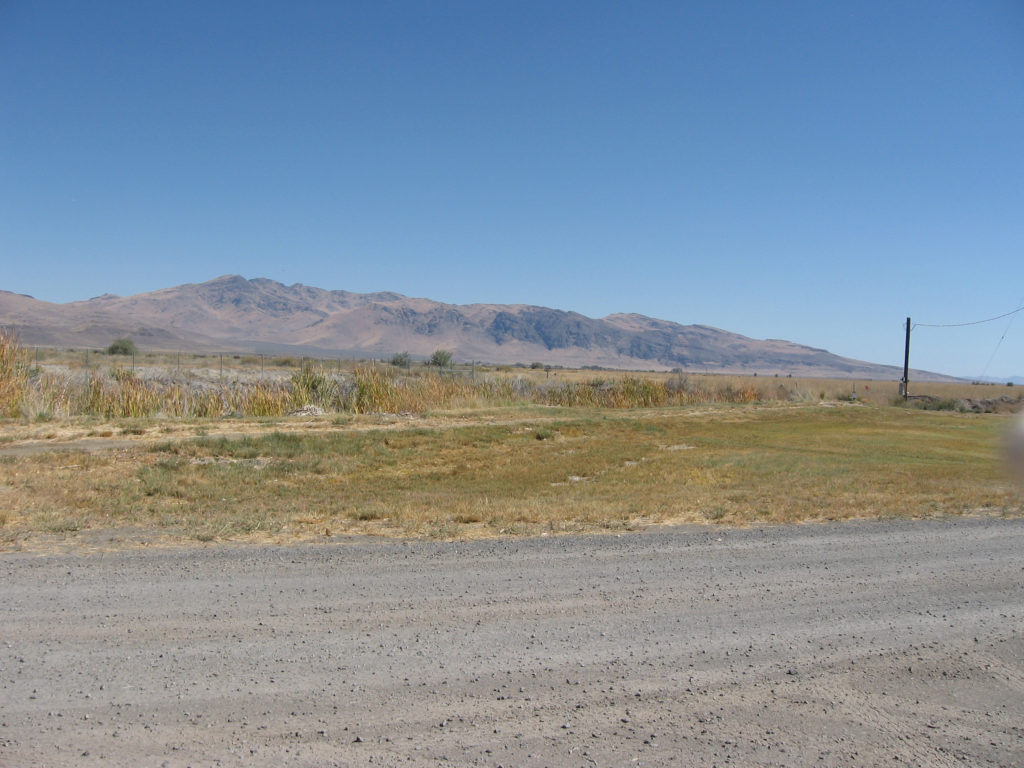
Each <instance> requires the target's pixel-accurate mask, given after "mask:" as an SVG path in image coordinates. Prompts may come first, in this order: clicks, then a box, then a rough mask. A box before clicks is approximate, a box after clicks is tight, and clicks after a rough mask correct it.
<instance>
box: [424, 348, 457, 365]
mask: <svg viewBox="0 0 1024 768" xmlns="http://www.w3.org/2000/svg"><path fill="white" fill-rule="evenodd" d="M429 364H430V365H433V366H435V367H437V368H447V367H448V366H450V365H451V364H452V353H451V352H449V351H448V350H447V349H435V350H434V354H432V355H431V356H430V363H429Z"/></svg>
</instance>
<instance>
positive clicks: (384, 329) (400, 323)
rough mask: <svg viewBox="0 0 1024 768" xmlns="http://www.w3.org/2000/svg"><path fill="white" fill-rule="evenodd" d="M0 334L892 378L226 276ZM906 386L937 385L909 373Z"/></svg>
mask: <svg viewBox="0 0 1024 768" xmlns="http://www.w3.org/2000/svg"><path fill="white" fill-rule="evenodd" d="M0 325H3V326H7V327H11V328H14V329H15V330H16V331H17V332H18V334H19V335H20V337H21V340H22V342H23V343H24V344H27V345H40V346H53V347H72V348H78V347H93V348H96V347H105V346H106V345H108V344H109V343H110V342H111V341H112V340H113V339H115V338H117V337H120V336H129V337H131V338H132V339H133V340H135V342H136V343H137V344H138V345H139V346H140V348H144V349H156V350H177V349H188V350H196V351H199V350H205V351H231V352H267V353H281V352H284V351H288V352H291V353H293V354H308V355H341V356H347V357H378V358H387V357H390V356H391V355H392V354H394V353H395V352H401V351H408V352H409V353H411V354H412V355H413V356H414V357H428V356H429V355H430V354H432V353H433V351H434V350H436V349H447V350H450V351H451V352H453V354H454V356H455V359H456V360H480V361H487V362H495V363H516V362H523V363H530V362H541V363H546V364H552V365H564V366H577V367H581V366H588V365H589V366H602V367H610V368H624V369H637V370H650V369H671V368H681V369H684V370H691V371H700V372H705V371H706V372H712V373H716V372H717V373H755V372H756V373H758V374H760V375H772V374H776V373H777V374H780V375H786V374H792V375H794V376H821V377H850V378H853V377H858V378H876V379H894V378H899V376H900V375H901V373H902V371H901V370H900V369H898V368H896V367H894V366H885V365H877V364H874V363H868V362H863V361H859V360H852V359H849V358H844V357H840V356H838V355H834V354H831V353H830V352H828V351H826V350H823V349H815V348H813V347H807V346H803V345H800V344H795V343H792V342H789V341H780V340H775V339H768V340H758V339H751V338H748V337H745V336H741V335H739V334H735V333H730V332H728V331H723V330H720V329H718V328H712V327H710V326H706V325H680V324H678V323H672V322H668V321H664V320H657V319H655V318H650V317H645V316H643V315H637V314H614V315H609V316H607V317H604V318H599V319H595V318H590V317H586V316H584V315H581V314H579V313H576V312H566V311H563V310H556V309H548V308H546V307H538V306H529V305H498V304H469V305H454V304H443V303H440V302H436V301H431V300H429V299H417V298H409V297H407V296H402V295H400V294H397V293H366V294H360V293H350V292H348V291H337V290H336V291H329V290H324V289H321V288H314V287H311V286H306V285H302V284H295V285H283V284H282V283H279V282H276V281H274V280H268V279H265V278H256V279H252V280H248V279H246V278H244V277H240V276H238V275H226V276H223V277H219V278H216V279H214V280H210V281H208V282H204V283H190V284H187V285H180V286H177V287H174V288H165V289H162V290H158V291H153V292H150V293H142V294H137V295H134V296H126V297H120V296H114V295H110V294H105V295H103V296H98V297H96V298H94V299H89V300H88V301H76V302H71V303H67V304H54V303H49V302H45V301H40V300H37V299H34V298H32V297H30V296H25V295H22V294H16V293H10V292H7V291H0ZM915 377H916V378H917V379H919V380H920V379H922V378H933V379H935V378H947V377H943V376H941V375H938V374H927V373H925V372H920V371H916V372H915Z"/></svg>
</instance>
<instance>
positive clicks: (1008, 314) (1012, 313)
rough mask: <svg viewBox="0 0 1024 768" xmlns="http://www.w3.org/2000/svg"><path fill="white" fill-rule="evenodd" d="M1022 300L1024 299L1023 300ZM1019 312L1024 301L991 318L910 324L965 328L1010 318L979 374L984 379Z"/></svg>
mask: <svg viewBox="0 0 1024 768" xmlns="http://www.w3.org/2000/svg"><path fill="white" fill-rule="evenodd" d="M1022 301H1024V300H1022ZM1019 312H1024V303H1022V305H1021V306H1019V307H1017V308H1016V309H1014V310H1011V311H1010V312H1004V313H1003V314H1001V315H996V316H995V317H989V318H986V319H984V320H972V321H971V322H969V323H914V324H913V325H911V326H910V329H911V330H913V329H914V328H918V327H921V328H964V327H966V326H968V325H982V324H983V323H992V322H995V321H996V320H1002V319H1003V318H1004V317H1008V318H1010V322H1008V323H1007V324H1006V328H1005V329H1004V330H1003V335H1002V336H1000V337H999V341H997V342H996V348H995V349H994V350H992V354H991V355H990V356H989V358H988V362H987V363H985V368H984V370H982V372H981V374H980V375H979V376H978V378H979V379H984V378H985V374H987V373H988V369H989V366H990V365H992V361H993V360H995V358H996V354H997V353H998V352H999V348H1000V347H1001V346H1002V345H1003V340H1004V339H1005V338H1006V334H1007V333H1009V332H1010V326H1012V325H1013V321H1014V320H1016V319H1017V318H1016V315H1017V313H1019Z"/></svg>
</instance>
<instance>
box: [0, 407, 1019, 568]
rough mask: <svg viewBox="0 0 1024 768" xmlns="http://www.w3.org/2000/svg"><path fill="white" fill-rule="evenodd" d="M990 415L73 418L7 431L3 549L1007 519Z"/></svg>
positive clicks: (997, 434)
mask: <svg viewBox="0 0 1024 768" xmlns="http://www.w3.org/2000/svg"><path fill="white" fill-rule="evenodd" d="M1007 423H1008V419H1007V417H1005V416H1001V415H996V414H981V415H979V414H961V413H951V412H931V411H921V410H917V409H904V408H894V407H891V406H886V407H875V406H868V405H864V404H860V403H857V404H853V403H826V404H801V403H787V404H781V403H780V404H775V405H766V404H760V405H748V406H743V405H709V406H701V407H669V408H653V409H618V410H613V409H603V408H551V407H546V408H542V407H536V406H520V407H511V408H491V409H472V410H465V411H451V412H446V413H436V414H428V415H425V416H412V415H409V416H405V417H398V416H382V415H364V416H359V415H351V416H342V417H320V418H312V419H308V418H307V419H295V418H292V419H283V420H276V421H274V420H269V421H268V420H263V421H255V422H253V421H248V422H247V421H242V420H236V421H234V422H232V423H230V424H228V425H227V426H225V425H224V424H223V423H221V422H218V423H216V424H214V423H212V422H211V423H210V424H208V425H206V426H202V425H197V424H188V425H186V424H176V425H173V426H167V425H163V426H161V424H160V423H159V422H153V421H150V422H146V421H139V422H131V421H124V422H120V423H119V424H112V425H110V426H109V428H107V429H102V428H97V426H96V425H93V426H92V427H90V428H89V429H88V431H84V432H83V430H85V429H86V425H78V427H77V428H76V429H69V430H67V431H65V432H58V431H54V432H53V433H51V436H52V437H54V438H59V437H71V436H74V435H76V434H77V435H82V434H85V435H88V434H90V432H91V434H92V435H93V436H92V437H91V438H86V439H82V440H79V441H77V442H71V443H68V444H65V445H64V446H63V447H59V448H58V447H57V446H53V445H51V447H50V449H49V450H31V451H22V450H19V449H20V448H24V447H25V446H26V445H28V446H30V447H32V446H33V445H34V446H35V447H39V446H40V445H41V446H43V447H45V446H46V445H47V443H48V442H49V443H53V442H54V441H53V440H50V441H47V440H45V438H46V437H47V435H46V434H40V433H38V432H35V433H33V434H34V435H35V436H36V438H40V437H41V438H44V439H42V440H39V439H37V440H36V442H35V443H34V444H33V443H27V442H26V441H25V440H24V438H25V437H27V436H28V433H26V432H21V433H19V434H17V435H15V434H14V433H15V432H17V430H18V427H17V426H16V425H8V426H7V427H6V428H5V432H6V433H7V434H8V437H9V439H8V440H7V441H6V442H5V443H4V444H0V454H6V455H0V501H2V502H3V506H2V509H3V510H4V511H3V513H2V514H0V541H2V544H3V546H4V547H5V548H23V547H27V548H32V547H33V546H35V545H37V544H41V543H46V542H49V543H50V544H52V543H53V542H54V541H55V540H60V541H66V542H71V543H73V542H75V541H90V542H95V541H96V536H100V537H101V538H102V537H106V538H105V539H104V540H105V541H108V542H112V543H116V542H117V541H122V542H123V541H135V542H141V543H157V542H161V541H163V542H168V541H188V540H192V541H196V540H198V541H212V540H252V541H256V540H274V541H291V540H308V539H311V538H324V537H327V538H330V537H335V536H338V535H345V534H355V533H362V534H374V535H387V536H425V537H434V538H475V537H490V536H499V535H544V534H553V533H564V532H583V531H617V530H632V529H637V528H641V527H644V526H648V525H658V524H676V523H708V522H714V523H724V524H732V525H747V524H751V523H783V522H799V521H815V520H840V519H849V518H867V517H890V516H910V517H927V516H936V515H960V514H997V515H1018V514H1020V513H1021V497H1020V495H1019V494H1018V493H1017V491H1016V489H1015V487H1013V486H1012V485H1011V484H1010V483H1009V482H1008V480H1007V478H1006V477H1005V475H1004V472H1003V468H1002V464H1001V461H1000V438H1001V435H1002V432H1003V430H1004V429H1005V427H1006V425H1007ZM22 429H24V428H22ZM222 429H233V430H235V431H234V432H232V433H230V434H228V435H225V434H219V435H218V434H217V432H218V430H222ZM197 432H198V433H200V434H199V435H198V436H197V435H196V433H197ZM203 432H208V433H209V434H206V435H205V436H203V435H202V434H201V433H203ZM0 434H3V433H0ZM190 435H191V436H190ZM104 440H107V441H111V440H114V441H117V442H116V444H115V445H114V446H113V447H114V448H116V449H111V447H108V448H107V449H104V444H103V441H104ZM95 443H98V445H94V444H95ZM91 447H92V448H99V450H89V448H91Z"/></svg>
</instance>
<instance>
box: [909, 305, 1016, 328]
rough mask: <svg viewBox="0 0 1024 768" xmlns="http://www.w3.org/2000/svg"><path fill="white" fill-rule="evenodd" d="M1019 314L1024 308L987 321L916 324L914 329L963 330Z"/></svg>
mask: <svg viewBox="0 0 1024 768" xmlns="http://www.w3.org/2000/svg"><path fill="white" fill-rule="evenodd" d="M1018 312H1024V307H1017V308H1016V309H1015V310H1013V311H1012V312H1004V313H1003V314H1001V315H996V316H995V317H989V318H987V319H985V320H972V321H971V322H969V323H914V325H913V326H912V327H913V328H918V327H921V328H962V327H964V326H965V325H981V324H982V323H991V322H993V321H995V320H1002V319H1003V318H1004V317H1009V316H1010V315H1016V314H1017V313H1018Z"/></svg>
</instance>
